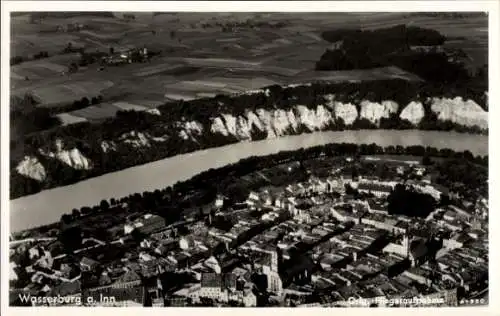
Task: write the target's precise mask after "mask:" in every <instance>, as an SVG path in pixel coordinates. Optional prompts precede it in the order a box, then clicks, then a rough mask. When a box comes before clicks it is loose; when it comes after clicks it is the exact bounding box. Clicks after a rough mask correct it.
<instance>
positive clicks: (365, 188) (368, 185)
mask: <svg viewBox="0 0 500 316" xmlns="http://www.w3.org/2000/svg"><path fill="white" fill-rule="evenodd" d="M393 188H394V186H393V185H390V184H386V183H383V182H378V181H367V180H362V181H360V182H359V183H358V187H357V189H358V191H359V192H361V193H371V194H373V195H375V196H376V197H378V198H382V197H387V196H389V194H391V192H392V190H393Z"/></svg>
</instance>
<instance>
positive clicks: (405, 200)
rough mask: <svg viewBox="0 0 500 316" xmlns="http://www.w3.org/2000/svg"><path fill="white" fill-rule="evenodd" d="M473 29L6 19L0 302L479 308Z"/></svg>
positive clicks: (343, 16) (483, 301)
mask: <svg viewBox="0 0 500 316" xmlns="http://www.w3.org/2000/svg"><path fill="white" fill-rule="evenodd" d="M89 8H90V7H89ZM488 17H489V14H488V12H463V11H462V12H319V13H318V12H315V13H305V12H111V11H95V12H93V11H86V12H81V11H57V12H24V11H17V12H10V56H9V60H10V71H9V73H10V83H9V84H10V87H9V89H10V94H9V100H10V102H9V104H8V112H7V114H9V113H10V127H9V128H10V145H7V146H8V147H9V148H10V149H9V151H10V157H9V156H7V159H6V160H10V162H9V163H10V165H8V170H6V171H10V172H9V175H8V177H9V180H8V183H9V184H10V188H9V191H8V193H10V197H8V199H9V201H8V206H9V210H8V214H7V215H6V217H5V218H6V220H7V221H8V222H9V226H8V227H9V230H8V232H7V233H6V235H7V234H8V251H9V252H8V255H7V249H3V250H4V253H3V254H2V257H3V256H4V255H5V256H6V257H8V262H9V267H8V268H6V269H8V270H9V271H8V274H6V275H8V276H9V280H8V282H9V286H8V291H9V294H8V297H7V298H8V302H5V304H7V305H9V306H12V307H14V306H19V307H21V306H30V307H43V306H45V307H56V306H76V307H102V306H106V307H138V306H140V307H285V308H286V307H325V308H326V307H343V308H345V307H401V308H405V307H450V306H453V307H463V306H464V307H472V306H478V307H480V306H482V307H488V306H489V299H488V297H489V285H488V282H489V249H488V247H489V240H488V236H489V230H488V227H489V202H488V201H489V197H488V181H489V180H488V83H489V82H488V34H489V32H488V30H489V28H488ZM6 68H8V67H6ZM5 106H7V105H5ZM6 213H7V212H6ZM5 239H7V238H5ZM6 245H7V242H6ZM6 247H7V246H6ZM6 260H7V259H6ZM6 262H7V261H6ZM5 283H7V280H5ZM490 301H492V300H490Z"/></svg>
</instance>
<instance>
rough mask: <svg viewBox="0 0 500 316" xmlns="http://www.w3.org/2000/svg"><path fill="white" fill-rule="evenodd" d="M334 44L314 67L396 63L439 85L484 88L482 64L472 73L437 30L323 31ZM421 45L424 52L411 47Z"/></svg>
mask: <svg viewBox="0 0 500 316" xmlns="http://www.w3.org/2000/svg"><path fill="white" fill-rule="evenodd" d="M322 37H323V38H324V39H325V40H327V41H329V42H331V43H335V44H336V45H337V47H336V48H335V49H327V50H326V51H325V53H324V54H323V55H322V56H321V57H320V59H319V60H318V61H317V63H316V70H321V71H323V70H352V69H369V68H376V67H385V66H396V67H398V68H401V69H403V70H405V71H408V72H410V73H413V74H415V75H417V76H418V77H420V78H421V79H423V80H425V81H427V82H432V83H434V84H436V83H439V84H440V85H462V86H464V85H469V86H470V85H472V86H476V87H477V88H478V89H480V90H483V91H484V90H487V87H488V77H487V75H486V76H485V74H484V70H485V69H487V67H482V68H480V69H478V70H476V71H475V73H471V71H470V70H468V69H467V67H466V65H465V62H464V60H463V57H467V55H466V54H465V53H464V52H463V51H460V50H445V49H442V45H443V44H444V43H445V41H446V37H445V36H443V35H442V34H440V33H439V32H438V31H436V30H432V29H426V28H420V27H416V26H406V25H404V24H403V25H397V26H393V27H389V28H382V29H377V30H357V29H340V30H333V31H326V32H323V34H322ZM413 47H419V48H423V49H424V50H423V51H420V50H418V49H416V50H415V49H413Z"/></svg>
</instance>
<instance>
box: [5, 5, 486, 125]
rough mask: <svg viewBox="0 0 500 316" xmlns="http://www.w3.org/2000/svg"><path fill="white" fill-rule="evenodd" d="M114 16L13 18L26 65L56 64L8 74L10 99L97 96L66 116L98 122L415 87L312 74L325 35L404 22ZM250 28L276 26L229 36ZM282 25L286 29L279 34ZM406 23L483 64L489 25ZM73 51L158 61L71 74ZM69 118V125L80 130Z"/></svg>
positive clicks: (389, 17)
mask: <svg viewBox="0 0 500 316" xmlns="http://www.w3.org/2000/svg"><path fill="white" fill-rule="evenodd" d="M113 14H114V15H110V16H109V17H108V16H104V15H102V16H92V15H90V14H85V15H74V16H60V15H59V16H48V17H45V18H44V19H42V20H40V21H37V22H35V23H32V21H31V19H30V17H29V16H28V15H22V16H16V17H13V19H12V21H13V22H12V41H11V49H12V54H13V55H19V56H23V57H26V58H28V59H29V58H30V56H33V55H34V54H36V53H38V52H40V51H42V50H46V51H48V53H49V56H50V57H49V58H44V59H40V60H34V61H26V62H23V63H21V64H19V65H14V66H12V67H11V93H12V94H13V95H17V96H23V95H24V94H26V93H32V94H33V95H34V96H35V97H36V98H37V99H39V101H40V104H39V106H42V107H52V106H55V105H57V106H64V105H66V104H67V105H71V104H72V103H73V102H74V101H76V100H79V99H81V98H82V97H87V98H89V99H90V98H91V97H93V96H96V95H99V94H100V95H102V97H103V103H102V104H99V105H98V106H93V107H89V108H86V109H81V110H77V111H73V112H71V115H70V116H71V117H73V116H74V117H78V118H85V119H88V120H96V119H97V120H98V119H101V118H102V117H108V116H109V115H114V113H116V111H118V109H122V110H143V109H144V107H147V108H151V107H154V106H157V105H159V104H162V103H164V102H166V101H169V100H179V99H184V100H189V99H194V98H199V97H208V96H214V95H216V94H221V93H226V94H231V93H241V92H244V91H245V90H255V89H258V88H261V87H263V86H268V85H273V84H295V83H303V82H307V81H315V80H325V81H362V80H378V79H387V78H405V79H407V80H418V79H419V78H417V77H416V76H414V75H412V74H409V73H406V72H403V71H401V70H399V69H397V68H394V67H387V68H380V69H368V70H354V71H340V72H339V71H337V72H317V71H314V67H315V63H316V61H317V60H319V58H320V57H321V55H322V54H323V53H324V51H325V50H326V49H327V48H329V47H331V44H330V43H328V42H327V41H325V40H323V39H322V37H321V33H322V32H323V31H326V30H332V29H335V28H367V29H376V28H380V27H388V26H392V25H397V24H401V23H406V22H408V18H407V14H404V13H387V14H377V15H373V14H366V13H365V14H358V13H352V14H350V13H347V14H346V13H314V14H311V13H273V14H268V13H189V14H188V13H163V14H152V13H133V15H134V16H135V19H133V20H130V19H126V18H125V15H124V13H118V12H116V13H113ZM248 21H251V22H253V23H254V24H255V23H261V22H265V23H268V24H269V25H271V26H269V25H268V26H264V27H262V26H259V27H256V26H251V25H250V26H249V25H246V26H239V27H236V28H235V29H233V30H228V29H225V27H223V26H224V25H226V24H225V23H233V24H234V23H247V22H248ZM278 23H282V25H281V26H279V27H278V26H276V25H277V24H278ZM74 24H79V25H81V26H83V29H81V30H80V31H69V29H68V30H67V27H66V26H68V25H74ZM410 24H412V25H416V26H423V27H431V28H434V29H436V30H438V31H440V32H442V33H443V34H444V35H446V36H449V37H451V40H450V42H449V43H447V44H446V45H447V46H448V47H459V48H461V49H463V50H464V51H465V52H466V53H468V54H469V55H470V57H471V58H472V60H473V61H474V62H475V63H476V64H481V63H483V62H484V56H485V54H484V51H485V50H486V51H487V35H488V33H487V32H484V30H485V29H487V19H486V18H484V17H478V18H477V19H476V18H473V19H467V20H466V23H464V21H462V20H451V21H448V22H447V23H443V22H442V19H438V18H433V17H422V16H415V17H411V18H410ZM242 25H243V24H242ZM68 43H71V44H72V45H73V46H77V47H82V48H84V50H85V52H94V51H100V52H108V51H109V50H110V48H114V49H116V50H118V49H124V48H141V47H147V49H148V51H154V52H157V53H158V54H157V56H155V57H153V58H152V59H151V60H150V61H149V62H147V63H137V64H134V63H132V64H126V65H121V66H106V67H104V69H101V66H100V65H98V64H91V65H88V66H86V67H80V68H79V69H78V71H77V72H76V73H71V74H70V73H67V68H68V65H70V64H71V63H72V62H74V61H75V60H78V59H79V58H80V57H79V56H78V55H77V54H68V55H60V52H61V50H62V49H64V48H65V47H67V45H68ZM63 73H64V75H63ZM26 77H28V79H29V80H26ZM96 78H98V80H96ZM138 100H139V101H140V100H142V101H146V102H145V104H143V103H140V102H139V103H138ZM94 111H95V113H94V114H93V112H94ZM68 112H69V111H68ZM63 117H64V116H63ZM64 118H65V119H64V120H63V121H64V122H65V124H70V123H71V122H72V121H76V120H74V119H70V118H68V117H64Z"/></svg>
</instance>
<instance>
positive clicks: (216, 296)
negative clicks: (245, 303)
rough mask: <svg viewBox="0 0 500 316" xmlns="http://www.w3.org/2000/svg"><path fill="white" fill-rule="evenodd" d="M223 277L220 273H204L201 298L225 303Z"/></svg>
mask: <svg viewBox="0 0 500 316" xmlns="http://www.w3.org/2000/svg"><path fill="white" fill-rule="evenodd" d="M224 294H225V293H224V291H223V284H222V275H221V274H218V273H203V274H202V275H201V288H200V293H199V296H200V298H201V297H205V298H210V299H213V300H215V301H224V298H225V297H224V296H225V295H224Z"/></svg>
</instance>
